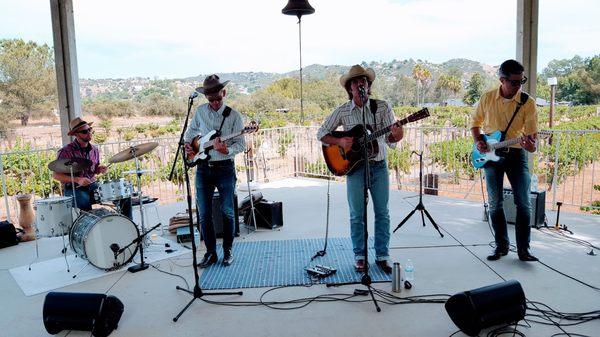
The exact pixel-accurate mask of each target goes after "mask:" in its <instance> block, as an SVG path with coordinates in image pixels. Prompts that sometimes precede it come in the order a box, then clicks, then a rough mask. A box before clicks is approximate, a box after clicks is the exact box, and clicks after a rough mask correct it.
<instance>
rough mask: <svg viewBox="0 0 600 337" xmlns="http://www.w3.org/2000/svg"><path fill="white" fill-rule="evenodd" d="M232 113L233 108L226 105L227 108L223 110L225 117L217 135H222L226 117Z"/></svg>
mask: <svg viewBox="0 0 600 337" xmlns="http://www.w3.org/2000/svg"><path fill="white" fill-rule="evenodd" d="M230 114H231V108H230V107H228V106H227V105H226V106H225V109H224V110H223V119H222V120H221V125H220V126H219V130H217V136H221V129H222V128H223V123H225V118H227V117H229V115H230Z"/></svg>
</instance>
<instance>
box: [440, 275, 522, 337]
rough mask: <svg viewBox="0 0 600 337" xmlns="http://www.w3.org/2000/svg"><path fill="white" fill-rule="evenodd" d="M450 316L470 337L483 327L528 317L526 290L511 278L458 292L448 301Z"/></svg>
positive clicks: (447, 308)
mask: <svg viewBox="0 0 600 337" xmlns="http://www.w3.org/2000/svg"><path fill="white" fill-rule="evenodd" d="M445 307H446V311H447V312H448V316H450V319H452V322H454V324H456V326H457V327H458V328H459V329H460V330H462V331H463V332H464V333H466V334H467V335H469V336H477V335H478V334H479V332H480V331H481V329H483V328H488V327H491V326H494V325H499V324H511V323H514V322H518V321H520V320H522V319H523V318H524V317H525V310H526V304H525V293H524V292H523V288H522V287H521V284H520V283H519V282H517V281H515V280H510V281H506V282H502V283H498V284H493V285H490V286H487V287H482V288H477V289H474V290H469V291H464V292H461V293H458V294H456V295H454V296H452V297H450V298H449V299H448V301H446V304H445Z"/></svg>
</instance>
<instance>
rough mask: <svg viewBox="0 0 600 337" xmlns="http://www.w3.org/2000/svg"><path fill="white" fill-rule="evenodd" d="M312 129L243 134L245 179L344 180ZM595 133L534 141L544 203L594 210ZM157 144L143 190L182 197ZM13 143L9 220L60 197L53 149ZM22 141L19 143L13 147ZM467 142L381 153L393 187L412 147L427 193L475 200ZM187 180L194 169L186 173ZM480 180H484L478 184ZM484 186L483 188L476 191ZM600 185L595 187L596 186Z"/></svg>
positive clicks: (443, 133)
mask: <svg viewBox="0 0 600 337" xmlns="http://www.w3.org/2000/svg"><path fill="white" fill-rule="evenodd" d="M317 130H318V127H315V126H312V127H283V128H273V129H265V130H259V131H258V132H257V133H254V134H250V135H247V136H246V141H247V145H248V150H249V152H248V158H249V161H248V165H247V166H248V168H249V173H250V179H251V180H254V181H258V182H265V181H272V180H276V179H281V178H285V177H292V176H305V177H317V178H326V179H338V180H343V177H342V178H340V177H334V176H332V175H331V173H330V172H329V171H328V169H327V167H326V165H325V162H324V160H323V156H322V150H321V143H320V142H319V141H318V140H317V139H316V133H317ZM599 140H600V131H553V132H552V137H551V138H550V139H543V140H541V141H540V143H539V147H538V151H537V152H536V153H535V154H534V155H533V160H532V163H533V170H534V172H535V176H537V177H538V182H539V189H540V190H545V191H546V192H547V193H546V195H547V196H546V203H547V205H549V206H551V207H553V206H554V205H555V204H556V202H557V201H561V202H563V203H564V204H565V205H570V206H573V207H572V208H573V209H579V208H587V209H596V210H597V209H600V207H598V205H597V203H598V202H596V204H594V202H595V201H597V200H600V190H596V189H594V186H595V185H600V174H599V172H597V158H598V157H599V156H600V147H599V146H598V145H597V144H600V141H599ZM147 141H150V140H149V139H142V140H136V141H130V142H114V143H106V144H101V145H99V148H100V152H101V157H102V158H103V162H106V160H107V159H108V158H110V156H112V155H114V154H116V153H118V152H119V151H121V150H123V149H125V148H127V147H129V146H132V145H136V144H139V143H144V142H147ZM152 141H156V142H158V143H159V146H158V147H157V148H156V149H155V150H154V151H153V152H151V153H150V154H148V155H146V156H145V157H144V159H143V160H142V162H141V166H142V169H149V170H151V172H149V173H148V174H145V175H144V176H143V181H142V182H143V191H144V194H145V195H151V196H156V197H159V200H160V202H161V203H163V204H168V203H172V202H175V201H178V200H182V199H183V193H184V189H183V188H182V182H183V179H182V175H181V164H179V170H177V171H176V175H175V181H176V182H175V183H173V182H171V181H168V178H167V177H168V174H169V172H170V169H171V163H172V161H173V159H174V155H175V149H176V145H177V141H178V137H163V138H157V139H152ZM16 144H17V145H16V148H15V147H13V149H12V150H11V151H9V152H1V153H0V173H1V177H0V178H1V185H2V186H1V188H2V193H3V198H4V203H0V218H9V219H11V220H13V221H14V220H16V218H15V216H16V214H17V211H18V209H17V203H16V201H15V198H14V196H15V195H16V194H17V192H21V193H31V194H33V195H34V200H36V199H40V198H45V197H47V196H48V195H50V194H52V193H53V194H60V193H61V191H60V185H59V184H58V183H57V182H55V181H53V179H52V176H51V172H50V171H49V170H48V169H47V164H48V162H50V161H52V160H54V159H55V157H56V151H57V150H58V148H56V147H51V148H45V149H34V148H32V147H31V146H24V145H22V143H16ZM19 144H21V145H19ZM471 146H472V142H471V140H470V132H469V130H467V129H464V128H433V127H405V137H404V139H403V140H402V141H401V142H400V143H398V144H397V146H396V149H391V150H390V151H389V155H388V166H389V167H390V184H391V186H392V188H396V189H402V190H409V191H418V188H419V186H418V184H419V163H418V157H417V156H414V155H411V153H412V151H416V152H423V159H424V172H423V174H424V177H425V179H424V182H425V185H426V186H425V187H426V188H427V189H428V192H429V193H431V194H438V195H444V196H450V197H458V198H467V199H472V200H478V199H479V200H481V198H482V190H483V188H484V187H485V186H482V181H481V179H480V177H479V172H478V171H476V170H474V169H473V168H472V166H471V164H470V149H471ZM245 168H246V163H245V156H243V155H238V156H237V157H236V170H237V171H238V182H239V183H241V184H243V183H245V182H246V172H245ZM134 169H135V164H134V162H133V161H128V162H124V163H118V164H114V165H111V167H110V169H109V172H108V173H107V174H106V175H104V176H103V177H101V178H100V179H105V180H113V179H118V178H128V179H129V180H133V179H134V178H135V177H134V175H130V174H127V173H125V172H127V171H130V170H134ZM191 177H192V178H193V174H191ZM483 184H485V182H484V181H483ZM482 187H483V188H482ZM599 188H600V187H599Z"/></svg>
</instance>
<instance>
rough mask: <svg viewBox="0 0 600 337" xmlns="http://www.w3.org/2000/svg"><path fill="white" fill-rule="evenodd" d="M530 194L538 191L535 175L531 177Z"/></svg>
mask: <svg viewBox="0 0 600 337" xmlns="http://www.w3.org/2000/svg"><path fill="white" fill-rule="evenodd" d="M529 187H530V190H531V192H537V191H538V176H537V174H532V175H531V184H530V185H529Z"/></svg>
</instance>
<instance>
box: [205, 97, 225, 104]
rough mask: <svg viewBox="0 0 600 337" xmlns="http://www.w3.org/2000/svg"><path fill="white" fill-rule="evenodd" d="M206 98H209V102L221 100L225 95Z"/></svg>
mask: <svg viewBox="0 0 600 337" xmlns="http://www.w3.org/2000/svg"><path fill="white" fill-rule="evenodd" d="M206 99H208V101H209V102H211V103H212V102H221V101H222V100H223V97H207V98H206Z"/></svg>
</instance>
